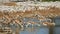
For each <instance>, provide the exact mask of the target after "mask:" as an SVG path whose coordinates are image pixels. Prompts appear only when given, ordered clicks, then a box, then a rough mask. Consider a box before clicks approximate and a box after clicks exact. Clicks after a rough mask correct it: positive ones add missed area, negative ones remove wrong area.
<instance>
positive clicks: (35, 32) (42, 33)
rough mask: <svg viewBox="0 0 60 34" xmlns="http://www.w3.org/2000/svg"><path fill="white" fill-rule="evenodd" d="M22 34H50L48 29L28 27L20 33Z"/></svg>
mask: <svg viewBox="0 0 60 34" xmlns="http://www.w3.org/2000/svg"><path fill="white" fill-rule="evenodd" d="M19 33H20V34H49V29H48V28H47V27H28V28H24V29H23V30H21V31H20V32H19Z"/></svg>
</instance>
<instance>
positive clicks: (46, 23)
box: [43, 22, 55, 27]
mask: <svg viewBox="0 0 60 34" xmlns="http://www.w3.org/2000/svg"><path fill="white" fill-rule="evenodd" d="M43 25H44V26H48V27H50V26H55V23H50V22H44V23H43Z"/></svg>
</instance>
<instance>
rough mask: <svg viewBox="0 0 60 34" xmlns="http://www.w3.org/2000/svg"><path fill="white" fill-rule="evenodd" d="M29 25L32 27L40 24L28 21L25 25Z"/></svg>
mask: <svg viewBox="0 0 60 34" xmlns="http://www.w3.org/2000/svg"><path fill="white" fill-rule="evenodd" d="M29 25H32V27H33V26H34V25H37V26H40V24H38V23H36V22H32V21H28V22H27V25H26V27H28V26H29Z"/></svg>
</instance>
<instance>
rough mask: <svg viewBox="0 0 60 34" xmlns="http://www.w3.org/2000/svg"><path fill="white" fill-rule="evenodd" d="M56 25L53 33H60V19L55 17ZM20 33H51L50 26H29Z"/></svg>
mask: <svg viewBox="0 0 60 34" xmlns="http://www.w3.org/2000/svg"><path fill="white" fill-rule="evenodd" d="M55 23H56V25H58V26H56V25H55V27H54V28H53V34H60V26H59V25H60V19H55ZM19 34H49V28H48V27H43V26H41V27H28V28H24V29H22V31H20V32H19Z"/></svg>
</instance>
